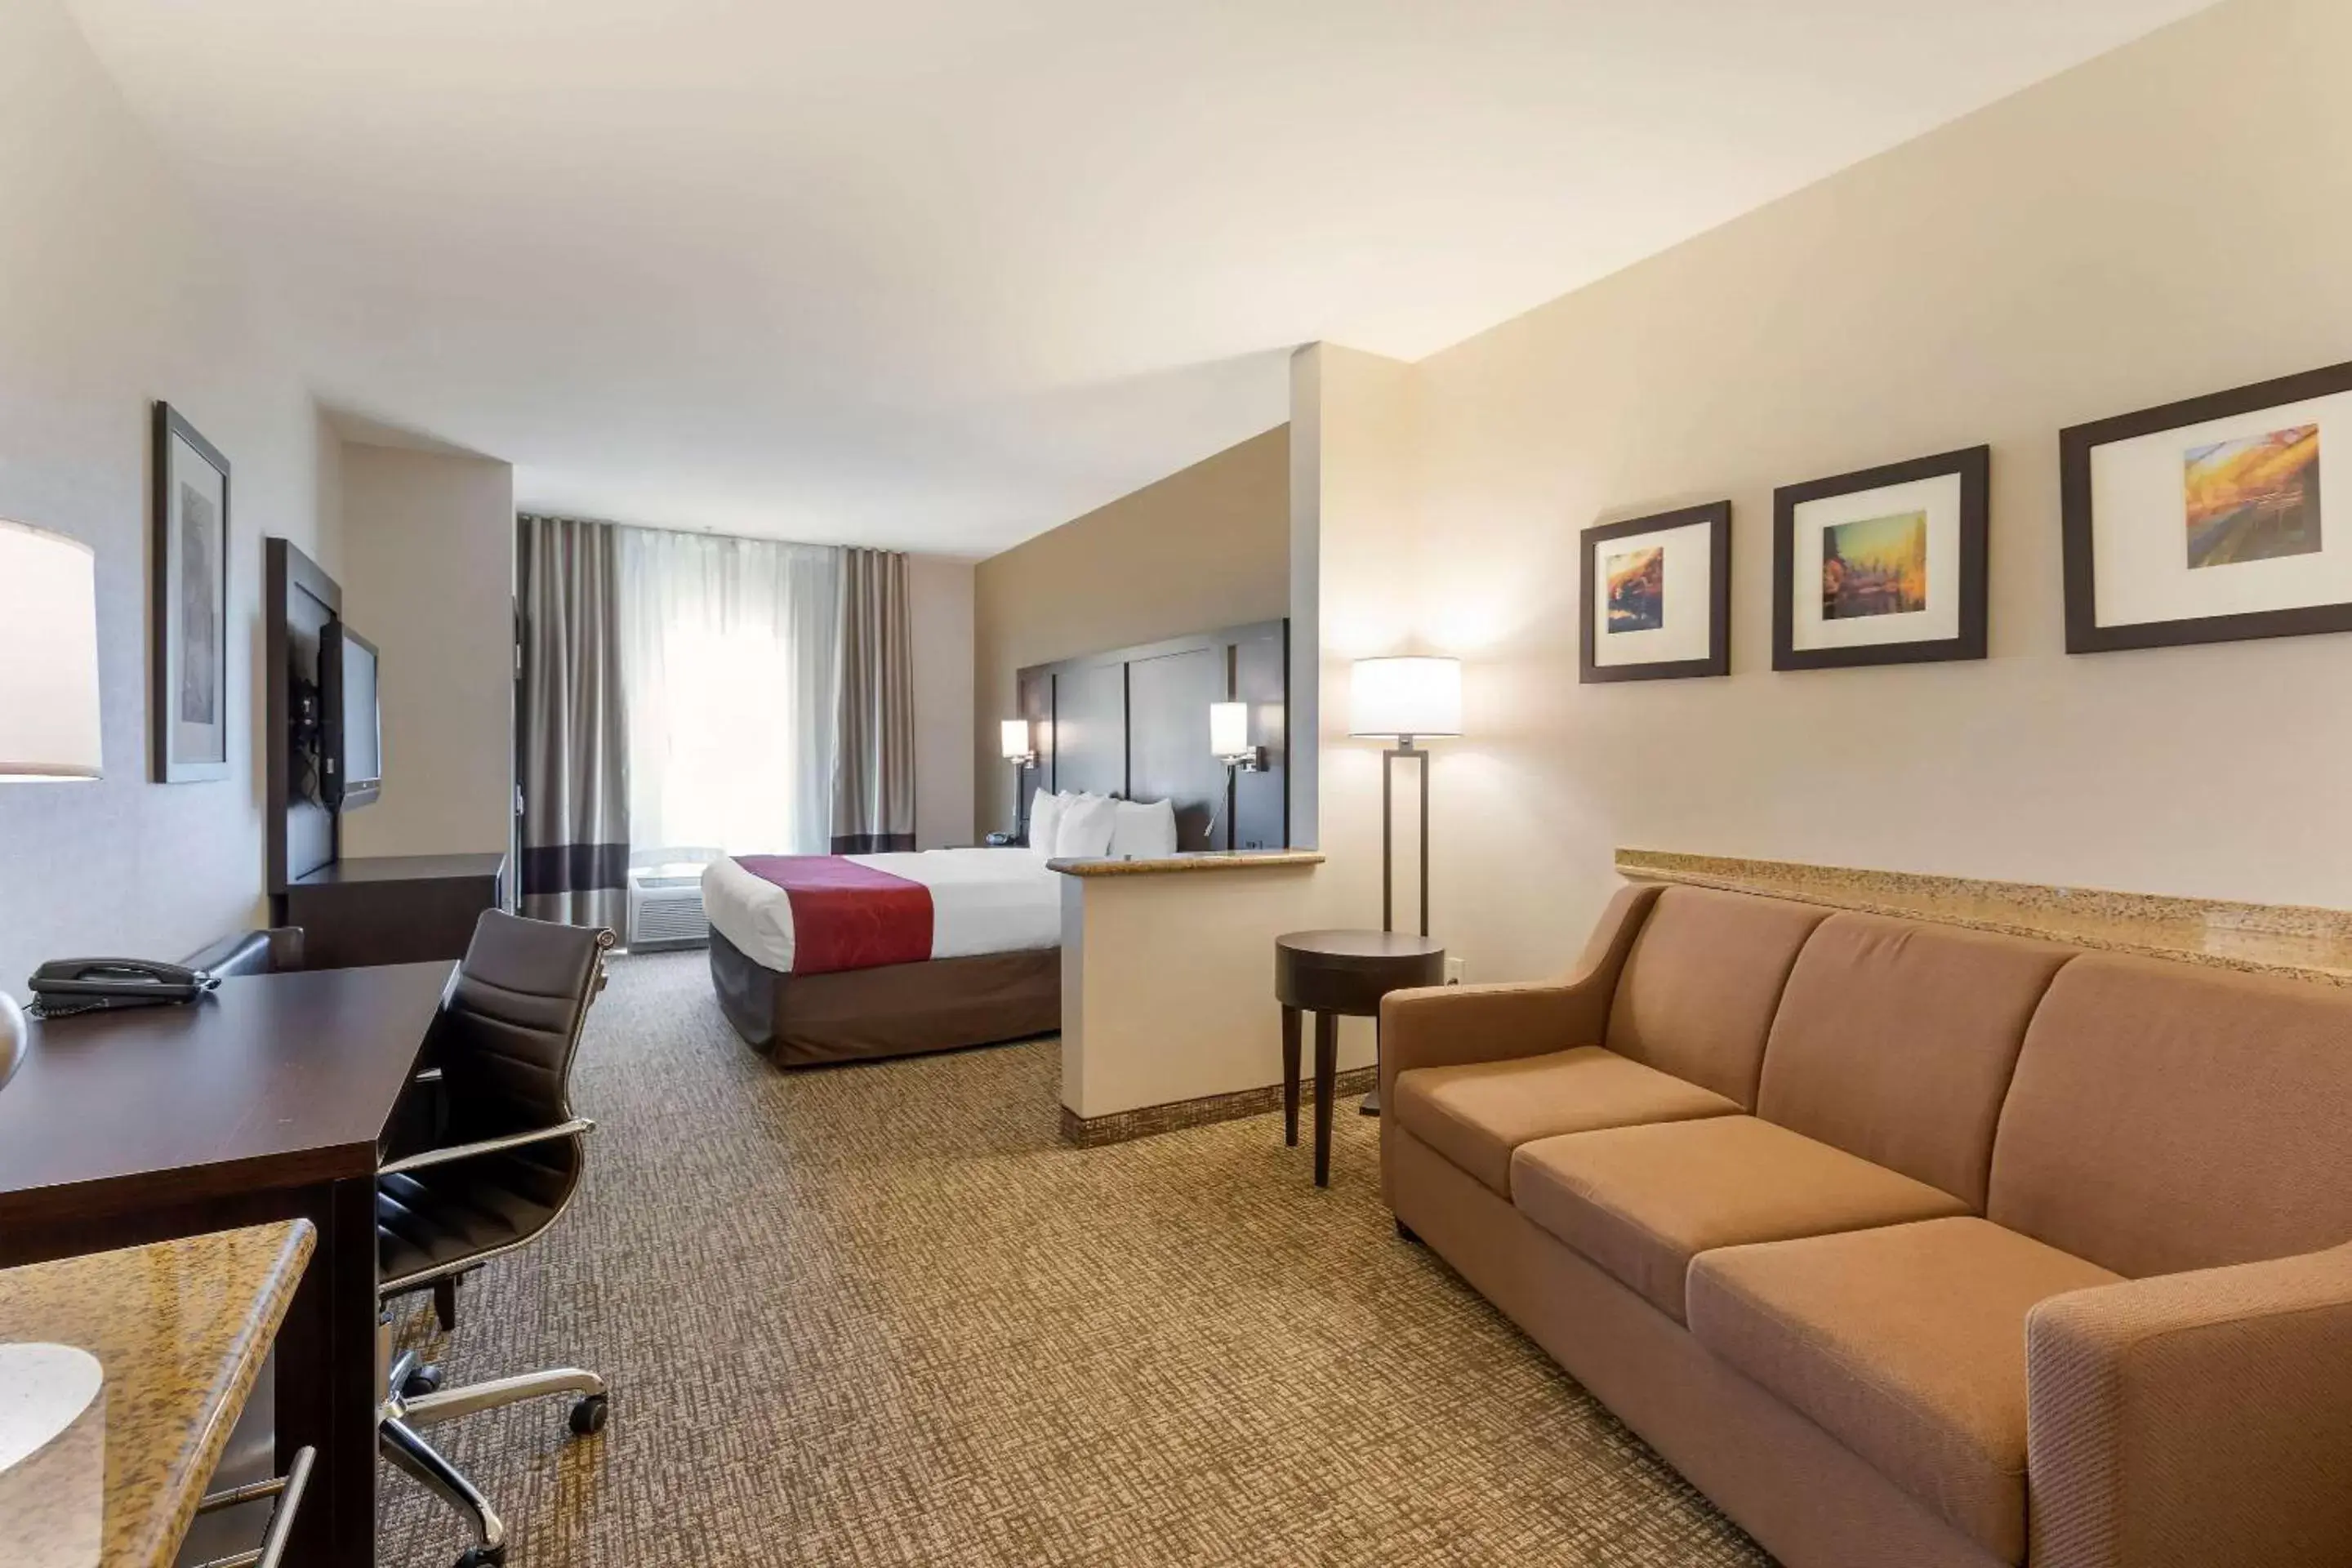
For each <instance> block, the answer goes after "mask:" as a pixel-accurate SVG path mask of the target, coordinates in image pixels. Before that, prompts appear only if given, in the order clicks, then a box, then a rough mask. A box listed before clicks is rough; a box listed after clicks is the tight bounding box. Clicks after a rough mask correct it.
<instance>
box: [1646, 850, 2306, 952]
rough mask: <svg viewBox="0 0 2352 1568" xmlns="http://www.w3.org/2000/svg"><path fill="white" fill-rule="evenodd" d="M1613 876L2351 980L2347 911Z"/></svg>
mask: <svg viewBox="0 0 2352 1568" xmlns="http://www.w3.org/2000/svg"><path fill="white" fill-rule="evenodd" d="M1617 870H1618V872H1619V874H1620V875H1622V876H1624V877H1627V878H1630V879H1633V880H1635V881H1648V882H1682V883H1686V884H1688V885H1690V886H1693V887H1700V888H1721V889H1728V890H1730V891H1733V892H1742V893H1762V894H1766V895H1768V896H1769V897H1773V898H1780V899H1794V900H1798V901H1800V902H1801V903H1809V904H1822V905H1826V906H1828V907H1829V908H1831V909H1839V910H1860V911H1862V912H1864V913H1866V914H1876V915H1892V916H1895V917H1896V918H1898V919H1904V920H1923V921H1940V922H1942V923H1944V924H1947V925H1957V926H1966V927H1969V929H1971V930H1975V931H2000V932H2001V933H2003V934H2005V935H2009V936H2023V937H2039V938H2041V939H2042V940H2044V941H2049V942H2066V943H2068V944H2070V945H2072V946H2075V947H2084V948H2093V949H2096V950H2099V951H2102V952H2132V953H2139V954H2142V955H2144V956H2146V957H2150V958H2170V959H2178V960H2180V961H2182V962H2184V963H2202V964H2208V965H2210V966H2212V967H2214V968H2218V969H2236V970H2242V971H2244V972H2246V973H2252V974H2276V975H2284V976H2285V977H2287V978H2289V979H2294V980H2313V981H2317V982H2319V983H2320V984H2326V985H2352V910H2324V909H2313V908H2309V907H2306V906H2304V905H2298V904H2245V903H2232V902H2230V901H2228V900H2220V899H2179V898H2170V897H2167V896H2164V895H2161V894H2156V893H2118V892H2111V891H2108V890H2106V889H2098V888H2062V887H2049V886H2043V885H2042V884H2040V883H2034V882H1990V881H1979V880H1977V879H1972V878H1967V877H1932V876H1926V875H1922V874H1920V873H1917V872H1910V871H1866V870H1857V869H1854V868H1851V867H1844V866H1805V865H1799V864H1796V863H1793V862H1790V861H1785V860H1743V859H1738V858H1730V857H1727V856H1716V855H1681V854H1675V853H1673V852H1670V851H1667V850H1661V849H1620V850H1618V851H1617Z"/></svg>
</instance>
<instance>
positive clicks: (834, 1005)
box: [710, 931, 1062, 1068]
mask: <svg viewBox="0 0 2352 1568" xmlns="http://www.w3.org/2000/svg"><path fill="white" fill-rule="evenodd" d="M710 978H711V982H712V984H715V985H717V987H718V988H719V1006H720V1007H721V1008H723V1009H724V1010H725V1011H726V1014H727V1021H728V1022H729V1023H730V1024H732V1025H734V1026H735V1032H736V1033H737V1034H739V1035H740V1036H742V1037H743V1038H744V1039H745V1040H747V1041H749V1042H750V1043H751V1046H752V1047H753V1048H754V1049H756V1050H758V1051H759V1052H760V1053H761V1054H762V1055H763V1056H765V1057H767V1058H768V1059H769V1060H771V1061H772V1062H774V1063H775V1064H776V1065H777V1066H778V1067H788V1068H796V1067H819V1066H822V1065H824V1064H825V1063H827V1062H854V1061H866V1060H868V1059H871V1058H876V1057H904V1056H915V1055H918V1054H919V1053H922V1052H925V1051H951V1050H955V1049H957V1048H958V1047H963V1046H984V1045H992V1044H994V1043H995V1042H997V1041H1000V1040H1024V1039H1028V1038H1030V1037H1034V1036H1037V1035H1051V1034H1055V1033H1056V1032H1058V1031H1059V1030H1060V1029H1061V1026H1062V952H1061V949H1059V948H1054V947H1048V948H1040V949H1036V950H1034V951H1031V952H990V953H982V954H981V955H980V956H978V957H976V958H934V959H929V960H926V961H925V962H923V963H892V964H886V965H884V966H882V967H881V968H878V969H842V970H835V971H834V972H833V973H827V974H779V973H776V972H775V971H774V970H772V969H770V968H768V967H766V966H765V965H763V964H761V963H755V962H754V961H752V960H751V959H750V958H748V957H746V956H745V955H744V954H743V952H742V950H740V948H738V947H736V946H735V944H734V943H732V942H729V941H728V940H727V939H726V938H725V937H723V936H721V935H719V932H717V931H712V932H711V933H710Z"/></svg>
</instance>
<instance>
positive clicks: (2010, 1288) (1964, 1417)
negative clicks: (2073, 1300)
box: [1689, 1217, 2116, 1563]
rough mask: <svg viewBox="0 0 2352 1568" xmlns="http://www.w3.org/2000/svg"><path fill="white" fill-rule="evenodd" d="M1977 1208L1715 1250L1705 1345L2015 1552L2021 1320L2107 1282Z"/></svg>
mask: <svg viewBox="0 0 2352 1568" xmlns="http://www.w3.org/2000/svg"><path fill="white" fill-rule="evenodd" d="M2115 1280H2116V1276H2115V1275H2113V1274H2110V1273H2109V1272H2107V1270H2105V1269H2104V1268H2100V1267H2099V1266H2098V1265H2096V1264H2095V1263H2086V1262H2084V1260H2083V1259H2081V1258H2074V1257H2072V1256H2070V1255H2068V1254H2066V1253H2063V1252H2060V1251H2058V1250H2057V1249H2056V1248H2054V1247H2045V1246H2043V1245H2042V1243H2040V1242H2038V1241H2035V1240H2033V1239H2032V1238H2031V1237H2023V1236H2020V1235H2018V1234H2017V1233H2016V1232H2015V1231H2012V1230H2004V1229H2002V1228H2001V1227H2000V1226H1997V1225H1994V1224H1992V1223H1990V1221H1987V1220H1982V1219H1977V1218H1974V1217H1962V1218H1956V1219H1936V1220H1928V1221H1927V1222H1925V1223H1924V1224H1918V1225H1898V1226H1886V1227H1884V1228H1881V1229H1876V1230H1864V1231H1853V1232H1849V1233H1846V1234H1843V1235H1839V1236H1821V1237H1807V1238H1805V1239H1803V1240H1799V1241H1782V1242H1773V1243H1770V1244H1769V1245H1765V1246H1759V1247H1727V1248H1724V1249H1722V1250H1719V1251H1715V1252H1709V1253H1706V1255H1704V1256H1703V1257H1701V1258H1699V1259H1698V1260H1697V1261H1696V1263H1694V1264H1693V1265H1692V1267H1691V1272H1690V1291H1689V1301H1690V1320H1689V1321H1690V1328H1691V1332H1692V1333H1694V1334H1695V1335H1696V1336H1697V1338H1698V1340H1699V1342H1700V1343H1702V1344H1704V1345H1706V1347H1707V1348H1708V1349H1709V1350H1711V1351H1713V1352H1716V1353H1717V1355H1719V1356H1721V1357H1722V1358H1723V1359H1724V1360H1725V1361H1726V1362H1727V1363H1730V1364H1731V1365H1732V1366H1734V1367H1736V1368H1738V1370H1739V1371H1740V1372H1741V1373H1745V1374H1746V1375H1747V1376H1748V1378H1750V1379H1751V1380H1753V1381H1754V1382H1756V1383H1758V1384H1761V1385H1762V1386H1764V1387H1765V1388H1767V1389H1769V1390H1770V1391H1771V1392H1772V1393H1774V1394H1778V1395H1780V1397H1781V1398H1782V1399H1784V1400H1786V1401H1787V1402H1788V1403H1789V1404H1790V1405H1793V1406H1794V1407H1796V1408H1797V1409H1798V1410H1801V1411H1802V1412H1803V1413H1804V1414H1805V1415H1809V1416H1811V1418H1812V1420H1813V1422H1814V1423H1815V1424H1816V1425H1817V1426H1821V1427H1822V1429H1823V1430H1825V1431H1827V1432H1828V1433H1829V1434H1830V1435H1831V1436H1834V1437H1836V1438H1837V1439H1838V1440H1839V1441H1840V1442H1842V1443H1843V1444H1844V1445H1845V1446H1846V1447H1849V1448H1851V1449H1853V1451H1854V1453H1856V1454H1857V1455H1859V1456H1861V1457H1862V1458H1865V1459H1868V1460H1869V1461H1870V1462H1871V1463H1872V1464H1873V1465H1874V1466H1875V1467H1876V1468H1878V1470H1879V1471H1880V1473H1882V1474H1883V1475H1885V1477H1886V1478H1887V1479H1889V1480H1891V1481H1893V1482H1895V1484H1896V1485H1897V1486H1900V1487H1901V1488H1903V1489H1904V1490H1906V1491H1907V1492H1909V1493H1910V1494H1911V1495H1912V1496H1913V1497H1915V1498H1916V1499H1918V1500H1919V1501H1920V1502H1921V1503H1923V1504H1925V1505H1926V1506H1927V1507H1928V1508H1930V1509H1932V1510H1935V1511H1936V1512H1937V1514H1939V1515H1941V1516H1942V1517H1943V1518H1944V1519H1945V1520H1947V1521H1949V1522H1950V1523H1951V1524H1952V1525H1953V1526H1955V1527H1956V1528H1958V1529H1959V1530H1961V1531H1965V1532H1966V1533H1967V1534H1968V1535H1969V1537H1970V1538H1972V1539H1973V1540H1975V1541H1976V1542H1979V1544H1981V1545H1982V1546H1984V1547H1985V1548H1986V1550H1988V1551H1990V1552H1993V1553H1995V1554H1996V1555H1998V1556H1999V1557H2000V1559H2001V1561H2003V1562H2006V1563H2016V1562H2020V1561H2021V1560H2022V1559H2023V1558H2024V1555H2025V1315H2026V1313H2027V1312H2028V1311H2029V1310H2031V1309H2032V1307H2033V1305H2034V1303H2036V1302H2037V1301H2042V1300H2047V1299H2048V1298H2050V1297H2052V1296H2056V1295H2061V1294H2063V1293H2064V1292H2066V1291H2069V1290H2079V1289H2084V1288H2086V1287H2089V1286H2094V1285H2107V1284H2112V1283H2114V1282H2115Z"/></svg>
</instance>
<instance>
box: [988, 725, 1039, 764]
mask: <svg viewBox="0 0 2352 1568" xmlns="http://www.w3.org/2000/svg"><path fill="white" fill-rule="evenodd" d="M996 732H997V736H998V738H999V740H1000V741H1001V742H1002V743H1003V751H1004V760H1005V761H1006V762H1008V763H1012V764H1013V766H1014V767H1016V768H1030V767H1034V766H1036V765H1037V748H1036V747H1035V746H1034V745H1032V744H1031V743H1030V742H1029V721H1028V720H1026V719H1007V720H1005V721H1003V723H1001V724H999V725H997V727H996Z"/></svg>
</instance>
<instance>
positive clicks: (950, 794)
mask: <svg viewBox="0 0 2352 1568" xmlns="http://www.w3.org/2000/svg"><path fill="white" fill-rule="evenodd" d="M971 584H972V563H971V562H969V561H959V560H956V559H954V558H953V557H951V556H946V555H910V556H908V558H907V610H908V619H909V620H911V621H912V622H913V623H914V626H913V637H912V639H911V640H912V642H913V644H914V662H915V842H916V844H917V846H918V847H920V848H924V849H937V848H940V847H943V846H945V845H950V844H969V843H971V841H972V835H971V784H972V757H971V732H972V731H971V723H972V721H971V701H972V679H971V669H972V665H971V647H972V642H971V611H972V598H971V593H972V587H971Z"/></svg>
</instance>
